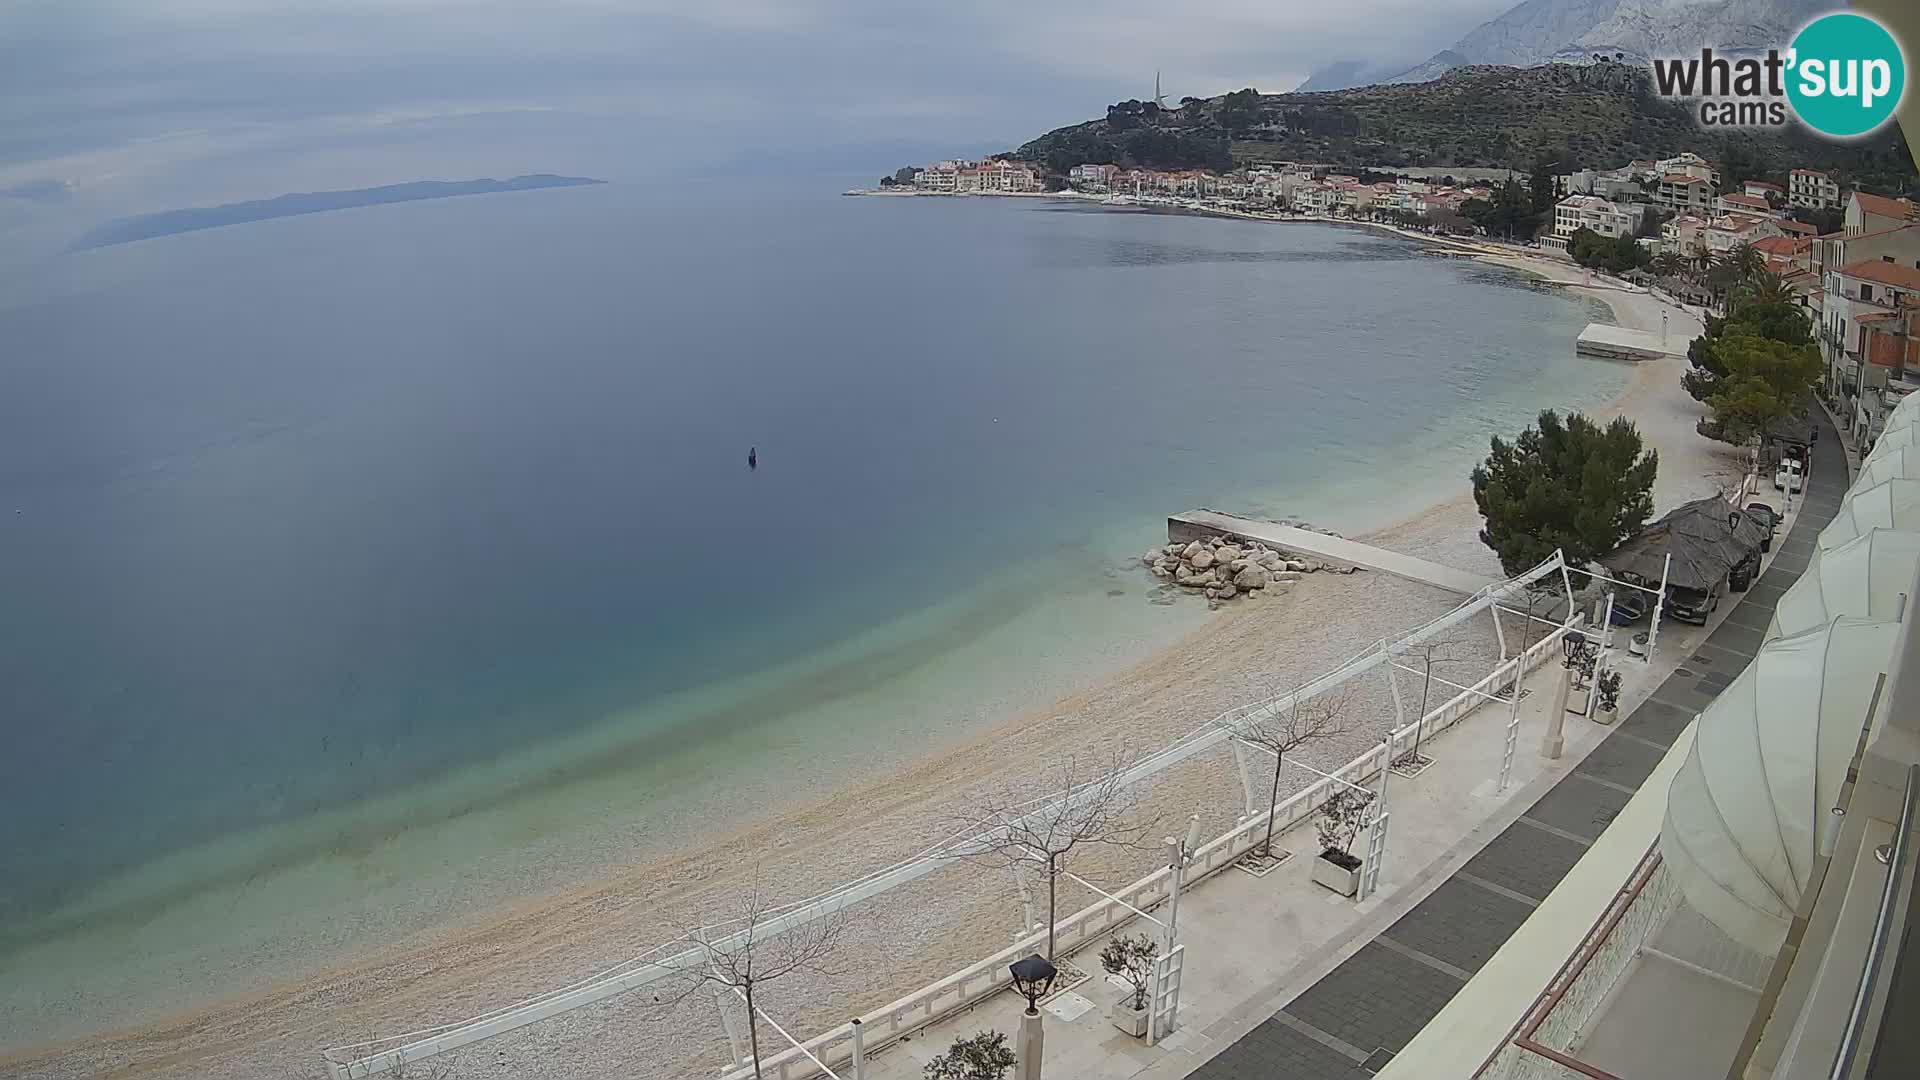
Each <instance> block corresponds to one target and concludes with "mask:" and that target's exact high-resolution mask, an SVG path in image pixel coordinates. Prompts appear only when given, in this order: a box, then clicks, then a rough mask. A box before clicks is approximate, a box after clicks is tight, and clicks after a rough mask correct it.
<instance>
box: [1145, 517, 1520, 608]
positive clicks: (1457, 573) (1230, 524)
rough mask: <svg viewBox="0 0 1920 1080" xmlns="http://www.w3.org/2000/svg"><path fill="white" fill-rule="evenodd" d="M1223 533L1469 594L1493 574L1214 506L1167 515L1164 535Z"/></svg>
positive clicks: (1490, 580) (1487, 582) (1178, 537)
mask: <svg viewBox="0 0 1920 1080" xmlns="http://www.w3.org/2000/svg"><path fill="white" fill-rule="evenodd" d="M1215 533H1225V534H1227V535H1229V536H1235V537H1239V538H1241V539H1243V540H1258V541H1260V542H1261V543H1263V544H1265V545H1267V546H1268V547H1271V548H1276V549H1278V550H1281V551H1285V552H1289V553H1291V554H1296V555H1300V556H1303V557H1305V558H1309V559H1313V560H1314V561H1316V562H1328V563H1334V564H1336V565H1341V566H1358V567H1360V568H1362V569H1365V570H1378V571H1380V572H1381V573H1383V574H1392V575H1393V576H1395V577H1400V578H1405V579H1407V580H1408V581H1417V582H1419V583H1420V584H1422V585H1433V586H1437V587H1439V588H1442V589H1446V590H1447V591H1449V592H1456V593H1459V594H1461V595H1462V596H1471V595H1473V594H1474V593H1476V592H1479V591H1480V590H1481V589H1484V588H1486V587H1487V586H1489V585H1492V584H1495V582H1494V579H1493V578H1490V577H1484V576H1482V575H1480V574H1475V573H1470V572H1468V571H1466V570H1456V569H1454V568H1453V567H1451V566H1442V565H1440V564H1439V563H1436V562H1428V561H1427V560H1425V559H1420V558H1415V557H1414V556H1412V555H1402V554H1401V553H1399V552H1397V551H1388V550H1386V549H1385V548H1377V547H1374V546H1373V545H1371V544H1363V543H1361V542H1359V541H1358V540H1349V539H1347V538H1346V537H1344V536H1328V535H1327V534H1326V533H1320V532H1314V531H1313V530H1311V529H1298V528H1295V527H1293V526H1291V525H1281V524H1279V523H1277V522H1272V521H1260V520H1258V519H1256V518H1244V517H1240V516H1238V515H1236V514H1223V513H1220V512H1219V511H1217V510H1189V511H1187V512H1186V513H1184V514H1175V515H1173V516H1172V517H1170V518H1168V519H1167V538H1168V539H1169V540H1176V541H1184V540H1185V539H1187V538H1188V537H1191V536H1198V535H1212V534H1215Z"/></svg>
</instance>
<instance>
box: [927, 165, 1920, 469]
mask: <svg viewBox="0 0 1920 1080" xmlns="http://www.w3.org/2000/svg"><path fill="white" fill-rule="evenodd" d="M1482 175H1484V174H1482ZM1508 179H1510V180H1514V181H1518V182H1520V183H1522V184H1525V183H1527V182H1528V178H1527V177H1525V176H1522V175H1520V174H1517V173H1510V174H1508ZM1779 179H1784V180H1785V184H1784V185H1782V184H1779V183H1775V182H1774V181H1773V180H1772V179H1768V178H1766V177H1751V178H1746V179H1743V180H1741V181H1740V182H1739V183H1738V184H1737V185H1728V186H1724V187H1723V185H1722V183H1721V175H1720V172H1719V170H1718V167H1717V166H1716V165H1715V164H1714V163H1713V162H1711V161H1709V160H1707V159H1706V158H1704V157H1701V156H1700V155H1698V154H1692V153H1686V154H1679V155H1676V156H1674V157H1670V158H1665V159H1661V160H1658V161H1652V160H1639V161H1632V162H1629V163H1628V164H1626V165H1624V166H1621V167H1618V168H1612V169H1604V170H1602V169H1582V170H1577V171H1574V172H1571V173H1568V174H1564V175H1560V176H1556V177H1555V178H1554V186H1555V191H1556V193H1557V194H1558V195H1560V198H1559V200H1558V202H1557V203H1556V204H1555V205H1554V207H1553V210H1552V214H1551V216H1550V217H1549V218H1548V219H1547V222H1546V224H1545V226H1544V227H1543V229H1542V231H1541V233H1540V235H1539V237H1538V243H1539V245H1540V246H1542V247H1544V248H1547V249H1550V250H1555V251H1564V250H1565V249H1566V247H1567V245H1568V243H1569V241H1570V240H1571V239H1572V238H1573V236H1574V234H1575V233H1577V232H1579V231H1580V230H1582V229H1585V230H1588V231H1590V232H1593V233H1596V234H1598V235H1600V236H1603V237H1608V238H1611V239H1619V238H1628V237H1631V238H1634V239H1636V240H1637V242H1638V243H1640V244H1642V245H1643V246H1645V247H1646V248H1648V249H1649V250H1651V251H1657V252H1670V253H1673V254H1677V255H1679V256H1681V257H1682V258H1683V259H1685V260H1686V261H1687V263H1688V264H1689V265H1692V266H1695V267H1705V266H1707V265H1708V264H1709V263H1710V262H1711V261H1713V260H1719V259H1726V258H1729V257H1732V256H1733V255H1734V254H1735V253H1736V252H1738V251H1741V250H1743V249H1747V248H1751V249H1752V250H1753V251H1754V252H1756V253H1757V254H1758V255H1759V256H1760V258H1761V260H1762V263H1763V265H1764V266H1765V267H1766V268H1767V269H1768V270H1769V271H1771V272H1773V273H1775V274H1777V275H1779V277H1780V278H1781V280H1782V281H1783V282H1784V283H1785V284H1786V285H1787V286H1788V287H1789V288H1790V289H1791V291H1792V294H1793V296H1794V297H1795V299H1796V301H1797V302H1798V303H1800V304H1801V305H1802V306H1804V307H1805V308H1806V310H1807V313H1808V316H1809V320H1810V321H1811V322H1812V324H1813V325H1814V326H1815V327H1816V334H1815V336H1816V339H1817V343H1818V347H1819V349H1820V350H1821V354H1822V358H1823V359H1824V360H1825V362H1826V365H1827V377H1826V387H1827V391H1828V393H1829V395H1830V397H1831V399H1832V400H1833V401H1834V402H1835V403H1836V404H1837V406H1838V409H1837V411H1838V412H1839V413H1840V418H1841V420H1842V423H1843V425H1844V426H1846V427H1848V428H1849V430H1850V431H1851V433H1852V434H1853V435H1854V436H1855V438H1856V439H1857V440H1859V441H1860V442H1862V443H1865V442H1867V441H1870V440H1871V439H1872V438H1873V437H1875V435H1877V434H1878V432H1879V430H1880V429H1881V427H1882V426H1883V424H1884V420H1885V417H1886V415H1887V413H1888V412H1890V411H1891V409H1892V408H1893V406H1894V405H1895V404H1897V403H1898V401H1899V400H1900V398H1901V397H1903V396H1904V395H1905V394H1906V393H1908V392H1910V391H1912V390H1913V389H1916V388H1920V207H1917V206H1916V205H1915V204H1914V203H1913V202H1911V201H1909V200H1905V199H1895V198H1888V197H1885V196H1881V195H1875V194H1873V193H1871V192H1864V191H1845V190H1843V188H1842V186H1841V183H1840V181H1839V180H1837V179H1836V178H1835V177H1834V176H1833V175H1831V174H1830V173H1827V172H1824V171H1822V170H1818V169H1805V168H1797V169H1792V170H1789V171H1788V172H1787V173H1786V174H1785V175H1784V176H1783V177H1779ZM1064 180H1065V182H1066V184H1067V185H1068V186H1069V187H1071V188H1073V189H1075V190H1077V191H1080V192H1082V193H1085V194H1091V195H1100V196H1104V197H1106V198H1108V199H1110V200H1113V201H1119V202H1140V203H1145V204H1156V203H1171V204H1179V205H1186V206H1194V207H1201V208H1206V207H1211V208H1215V209H1221V210H1232V211H1237V212H1244V213H1252V214H1278V213H1293V214H1305V215H1313V216H1317V217H1328V218H1346V219H1369V220H1385V221H1392V222H1395V223H1399V224H1403V225H1413V224H1419V223H1421V222H1423V221H1426V222H1431V223H1433V224H1435V225H1436V226H1438V225H1440V224H1441V223H1442V222H1445V223H1446V226H1447V227H1450V228H1454V229H1460V230H1464V229H1470V228H1471V225H1469V224H1467V222H1466V219H1465V218H1464V217H1462V216H1461V215H1460V211H1461V210H1462V208H1463V207H1464V206H1465V205H1466V204H1467V203H1468V202H1469V201H1470V200H1473V199H1481V200H1489V201H1491V200H1492V199H1493V198H1494V197H1495V194H1494V188H1493V187H1492V186H1491V185H1489V184H1487V183H1482V182H1471V181H1468V182H1462V181H1460V180H1458V179H1456V178H1453V177H1445V176H1441V177H1427V178H1420V177H1410V176H1396V177H1393V178H1391V179H1380V178H1378V177H1374V176H1369V177H1367V178H1365V179H1363V178H1362V177H1361V176H1356V175H1352V174H1349V173H1342V172H1339V171H1336V170H1334V169H1331V168H1329V167H1326V166H1316V165H1312V164H1307V163H1300V162H1285V161H1276V162H1262V163H1257V164H1252V165H1249V166H1247V167H1246V168H1244V169H1237V170H1234V171H1231V172H1228V173H1215V172H1209V171H1206V170H1200V169H1150V168H1127V167H1123V166H1119V165H1113V164H1102V163H1088V164H1081V165H1076V166H1074V167H1073V168H1072V169H1070V170H1069V171H1068V172H1067V174H1066V176H1065V177H1064ZM912 186H913V187H914V188H915V189H916V190H919V191H925V192H932V193H940V194H971V193H1009V194H1016V193H1025V192H1035V191H1040V190H1043V189H1044V187H1045V184H1044V182H1043V178H1042V175H1041V172H1040V170H1039V169H1038V168H1037V167H1036V166H1033V165H1030V164H1028V163H1025V162H1019V161H1012V160H1008V159H1003V158H989V159H986V160H984V161H958V160H955V161H940V162H935V163H934V164H932V165H929V166H926V167H924V168H921V169H919V170H918V171H917V172H916V173H915V174H914V176H913V180H912ZM1835 209H1839V210H1841V211H1842V214H1841V215H1840V220H1841V226H1840V228H1839V229H1838V230H1836V231H1834V232H1831V233H1827V234H1821V233H1820V232H1819V231H1818V229H1816V228H1815V226H1813V225H1811V224H1808V223H1807V222H1803V221H1800V220H1797V219H1796V217H1795V216H1794V215H1795V214H1797V213H1798V214H1804V213H1806V212H1809V211H1832V210H1835ZM1656 225H1657V227H1656ZM1670 284H1674V283H1671V282H1670ZM1674 287H1676V288H1680V287H1681V286H1679V285H1677V284H1674ZM1687 298H1688V299H1691V300H1694V301H1696V302H1699V301H1707V300H1710V299H1711V297H1710V295H1709V294H1708V293H1707V292H1706V291H1705V287H1704V286H1697V287H1696V289H1695V294H1694V295H1690V296H1689V297H1687Z"/></svg>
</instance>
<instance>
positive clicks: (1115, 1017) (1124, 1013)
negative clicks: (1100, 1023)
mask: <svg viewBox="0 0 1920 1080" xmlns="http://www.w3.org/2000/svg"><path fill="white" fill-rule="evenodd" d="M1132 1000H1133V993H1132V991H1128V993H1127V996H1126V997H1123V998H1121V999H1120V1000H1119V1001H1116V1002H1114V1003H1113V1007H1112V1008H1110V1009H1108V1010H1107V1017H1108V1019H1110V1020H1112V1021H1113V1026H1114V1027H1117V1028H1119V1029H1120V1030H1121V1031H1124V1032H1126V1033H1127V1034H1129V1035H1131V1036H1133V1037H1134V1038H1136V1039H1144V1038H1146V1037H1147V1010H1145V1009H1130V1008H1128V1007H1127V1004H1128V1002H1131V1001H1132Z"/></svg>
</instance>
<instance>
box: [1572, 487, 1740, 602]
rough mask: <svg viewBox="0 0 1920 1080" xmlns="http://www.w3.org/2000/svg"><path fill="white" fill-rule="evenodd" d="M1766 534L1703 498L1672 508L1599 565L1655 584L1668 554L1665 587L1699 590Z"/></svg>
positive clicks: (1714, 499)
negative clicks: (1670, 564) (1669, 562)
mask: <svg viewBox="0 0 1920 1080" xmlns="http://www.w3.org/2000/svg"><path fill="white" fill-rule="evenodd" d="M1766 535H1767V527H1766V526H1765V525H1762V524H1760V523H1759V522H1757V521H1755V520H1753V518H1751V517H1749V516H1748V515H1747V514H1746V512H1745V511H1742V510H1740V509H1738V508H1737V507H1734V506H1732V505H1730V504H1729V503H1728V502H1727V501H1726V500H1725V499H1722V498H1721V497H1719V496H1718V495H1709V496H1707V497H1706V498H1704V499H1695V500H1694V501H1692V502H1690V503H1686V504H1684V505H1681V506H1677V507H1674V508H1673V509H1672V510H1670V511H1668V512H1667V514H1666V516H1665V517H1662V518H1661V519H1660V520H1658V521H1656V522H1654V523H1653V524H1651V525H1649V526H1647V527H1646V528H1644V529H1642V530H1640V532H1639V534H1638V535H1636V536H1634V537H1633V538H1632V539H1630V540H1628V541H1627V542H1626V543H1624V544H1621V545H1620V548H1619V550H1617V551H1615V552H1614V553H1613V554H1611V555H1608V556H1607V557H1605V558H1603V559H1601V560H1600V565H1602V566H1604V567H1606V568H1607V569H1609V570H1611V571H1613V572H1615V573H1617V574H1632V575H1634V576H1636V577H1639V578H1640V579H1642V580H1644V581H1651V582H1656V583H1657V582H1658V581H1659V580H1660V576H1661V573H1662V571H1663V570H1665V569H1666V564H1667V556H1668V554H1672V556H1673V568H1672V571H1671V572H1670V573H1668V574H1667V583H1668V584H1669V585H1675V586H1678V587H1680V588H1683V589H1705V588H1707V587H1708V586H1710V585H1712V584H1713V583H1714V582H1715V581H1718V580H1720V579H1722V578H1724V577H1726V576H1727V571H1729V570H1731V569H1733V568H1734V567H1735V566H1737V565H1738V564H1740V563H1741V562H1744V561H1745V560H1746V559H1747V557H1748V556H1750V555H1752V554H1753V553H1754V552H1756V551H1758V550H1760V543H1761V541H1762V540H1764V539H1765V538H1766Z"/></svg>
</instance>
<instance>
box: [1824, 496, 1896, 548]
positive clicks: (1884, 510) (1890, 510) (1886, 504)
mask: <svg viewBox="0 0 1920 1080" xmlns="http://www.w3.org/2000/svg"><path fill="white" fill-rule="evenodd" d="M1868 529H1915V530H1920V480H1906V479H1893V480H1887V481H1884V482H1881V483H1878V484H1875V485H1873V486H1872V487H1863V486H1861V485H1860V484H1857V483H1856V484H1854V485H1853V489H1852V490H1851V491H1849V492H1847V494H1846V495H1845V496H1844V497H1843V498H1842V500H1841V503H1840V512H1839V513H1838V514H1835V515H1834V516H1833V520H1832V521H1831V522H1828V523H1827V527H1826V528H1824V529H1822V530H1820V537H1819V540H1818V541H1817V543H1818V545H1819V548H1820V550H1822V551H1826V550H1829V549H1831V548H1836V547H1839V546H1840V545H1841V544H1844V543H1846V542H1848V541H1850V540H1852V539H1854V538H1855V537H1857V536H1860V535H1861V534H1862V533H1865V532H1866V531H1867V530H1868Z"/></svg>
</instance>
